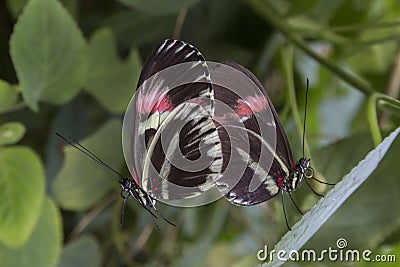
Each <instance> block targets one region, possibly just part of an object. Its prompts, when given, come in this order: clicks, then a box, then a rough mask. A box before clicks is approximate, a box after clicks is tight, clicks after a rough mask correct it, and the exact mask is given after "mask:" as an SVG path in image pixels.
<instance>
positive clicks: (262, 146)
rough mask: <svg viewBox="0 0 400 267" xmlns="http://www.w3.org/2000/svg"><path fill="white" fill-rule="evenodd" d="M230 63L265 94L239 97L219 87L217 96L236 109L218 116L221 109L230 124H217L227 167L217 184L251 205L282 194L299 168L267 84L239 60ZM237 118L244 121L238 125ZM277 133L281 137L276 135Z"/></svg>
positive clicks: (237, 201) (241, 202)
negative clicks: (287, 179) (295, 163)
mask: <svg viewBox="0 0 400 267" xmlns="http://www.w3.org/2000/svg"><path fill="white" fill-rule="evenodd" d="M225 64H227V65H229V66H231V67H233V68H235V69H236V70H238V71H239V72H241V73H242V74H244V75H245V76H246V77H248V78H249V79H250V80H251V81H252V82H253V83H254V85H255V86H256V87H257V88H258V89H259V90H255V91H257V92H260V93H261V95H260V94H252V93H250V94H246V91H245V90H244V92H245V94H244V95H243V94H241V96H240V97H239V96H238V95H237V94H235V93H234V92H232V91H231V90H227V89H226V88H224V87H221V86H215V85H214V86H213V88H214V95H215V99H216V100H220V101H222V102H223V103H225V104H226V105H228V106H229V107H230V108H231V110H232V113H235V114H232V113H231V114H229V113H228V115H227V114H226V113H222V114H218V107H216V111H215V112H216V115H215V117H216V118H217V119H218V118H221V117H223V119H224V121H223V122H224V124H223V125H219V126H218V127H217V129H218V134H219V137H220V139H221V144H222V154H223V166H222V170H221V174H220V176H219V178H218V180H217V182H216V185H217V187H218V189H219V190H220V192H221V193H222V194H223V195H224V196H225V197H226V198H227V199H228V200H229V201H230V202H231V203H233V204H236V205H241V206H250V205H255V204H258V203H261V202H264V201H267V200H268V199H270V198H272V197H274V196H276V195H277V194H278V193H279V191H280V189H281V187H282V185H283V180H284V179H285V178H286V177H289V176H290V175H293V173H294V170H295V166H294V161H293V156H292V152H291V150H290V147H289V143H288V141H287V137H286V134H285V132H284V130H283V127H282V124H281V122H280V120H279V118H278V115H277V113H276V111H275V109H274V106H273V105H272V103H271V101H270V98H269V97H268V95H267V93H266V91H265V89H264V88H263V86H262V85H261V83H260V82H259V81H258V79H257V78H256V77H255V76H254V74H252V73H251V72H250V71H249V70H247V69H245V68H244V67H242V66H240V65H239V64H236V63H225ZM233 115H234V116H233ZM227 118H228V120H227ZM229 118H231V119H230V120H229ZM266 118H267V119H266ZM263 119H266V120H265V121H263ZM237 121H240V122H242V125H241V126H235V124H236V123H237ZM261 124H262V125H261ZM261 126H263V127H264V129H261V128H260V127H261ZM273 135H274V136H275V138H276V141H274V140H273V139H270V137H271V136H273ZM246 145H247V147H246ZM239 168H243V170H242V171H241V170H240V169H239Z"/></svg>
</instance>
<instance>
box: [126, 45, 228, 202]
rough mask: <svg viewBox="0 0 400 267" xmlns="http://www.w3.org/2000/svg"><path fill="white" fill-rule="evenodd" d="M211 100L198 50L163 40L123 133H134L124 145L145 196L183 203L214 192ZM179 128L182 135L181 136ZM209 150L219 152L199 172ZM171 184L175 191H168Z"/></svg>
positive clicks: (140, 85) (148, 64) (148, 66)
mask: <svg viewBox="0 0 400 267" xmlns="http://www.w3.org/2000/svg"><path fill="white" fill-rule="evenodd" d="M212 99H213V91H212V86H211V79H210V74H209V71H208V68H207V65H206V62H205V59H204V57H203V56H202V55H201V53H200V52H199V51H198V50H197V49H196V48H195V47H193V46H192V45H190V44H188V43H186V42H183V41H177V40H165V41H164V42H163V43H161V44H160V45H159V46H158V47H156V48H155V49H154V50H153V52H152V53H151V54H150V56H149V57H148V59H147V60H146V62H145V64H144V67H143V70H142V72H141V75H140V78H139V82H138V87H137V91H136V94H135V97H134V100H133V102H131V103H130V105H129V107H128V109H127V112H126V114H125V118H124V128H126V129H124V132H125V133H127V134H129V133H130V134H131V136H130V138H128V139H127V141H125V142H126V143H127V144H124V146H127V147H128V149H127V152H126V153H125V151H124V154H125V158H126V160H127V163H128V165H129V166H131V168H132V169H131V171H132V172H133V174H134V176H135V178H136V181H137V182H138V183H139V184H141V185H142V186H143V187H144V189H145V190H146V191H148V192H149V193H151V194H153V195H155V196H157V197H159V198H163V199H181V198H188V197H192V196H196V195H198V194H199V193H200V192H199V190H200V191H201V190H207V189H208V188H210V187H212V184H213V181H214V180H215V179H216V177H217V174H218V173H219V169H220V166H221V164H222V161H221V148H220V147H221V145H220V143H219V142H218V140H216V139H218V134H217V130H216V127H215V125H214V124H213V123H212V120H211V116H212V113H213V111H212V110H213V102H212ZM189 104H191V105H189ZM189 106H190V107H189ZM193 106H198V108H197V109H194V108H193ZM125 124H126V125H130V126H127V127H125ZM172 125H174V127H176V128H173V127H171V126H172ZM179 127H180V128H179ZM177 129H181V130H182V132H181V133H178V135H176V133H177ZM185 131H186V133H187V134H184V133H185ZM171 136H174V138H175V139H174V138H171ZM124 139H125V138H124ZM165 140H167V141H165ZM204 140H208V141H209V142H208V143H207V142H204ZM205 148H207V149H211V150H213V151H215V153H214V155H213V157H214V158H213V160H210V159H208V158H207V160H206V161H207V162H209V164H208V165H207V166H203V169H201V170H198V168H196V166H195V165H196V164H197V162H196V159H197V158H198V157H200V155H203V154H204V153H201V152H203V151H204V150H205ZM178 152H179V153H178ZM178 157H181V160H188V161H189V162H187V164H188V165H190V167H191V168H194V170H195V171H193V172H192V171H191V170H190V168H189V170H188V171H184V170H181V169H179V168H176V167H175V166H174V162H179V160H178ZM190 161H191V162H190ZM171 183H172V184H173V186H172V187H174V189H173V190H172V188H171V186H168V184H171ZM175 187H176V188H175ZM191 187H193V189H192V188H191ZM177 188H178V189H177Z"/></svg>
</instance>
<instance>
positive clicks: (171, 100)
mask: <svg viewBox="0 0 400 267" xmlns="http://www.w3.org/2000/svg"><path fill="white" fill-rule="evenodd" d="M123 147H124V156H125V159H126V162H127V165H128V166H129V168H130V171H131V172H132V174H133V176H134V177H135V181H136V184H137V185H139V184H140V185H141V186H142V187H143V188H144V191H145V192H147V194H149V195H151V196H152V198H153V199H158V200H163V201H168V200H179V199H187V198H195V197H197V196H199V195H201V194H203V193H204V192H206V191H208V190H212V189H214V188H215V187H216V188H217V189H218V190H219V192H220V193H221V194H222V195H223V196H224V197H225V198H226V199H227V200H229V201H230V202H231V203H233V204H236V205H242V206H250V205H255V204H258V203H261V202H264V201H267V200H268V199H270V198H272V197H274V196H276V195H277V194H278V193H279V192H280V191H281V192H282V193H283V192H284V191H285V192H287V193H288V194H289V196H290V193H291V192H292V191H293V190H296V189H297V188H299V187H300V186H301V184H302V183H303V181H304V180H305V178H306V177H307V178H311V177H312V169H311V168H310V160H308V159H306V158H305V157H304V156H303V157H302V158H301V159H300V160H299V161H298V163H295V162H294V160H293V156H292V152H291V149H290V146H289V143H288V140H287V137H286V134H285V132H284V129H283V126H282V124H281V122H280V120H279V117H278V115H277V113H276V111H275V109H274V106H273V105H272V102H271V100H270V98H269V97H268V95H267V93H266V91H265V89H264V88H263V86H262V85H261V83H260V82H259V81H258V79H257V78H256V77H255V76H254V75H253V74H252V73H251V72H250V71H249V70H247V69H246V68H244V67H242V66H240V65H239V64H236V63H230V62H229V63H223V64H222V63H214V62H206V61H205V59H204V57H203V56H202V55H201V53H200V52H199V51H198V50H197V49H196V48H195V47H193V46H192V45H190V44H188V43H185V42H183V41H177V40H165V41H164V42H163V43H161V44H160V45H159V46H158V47H157V48H155V49H154V50H153V52H152V53H151V54H150V56H149V57H148V59H147V61H146V62H145V64H144V67H143V70H142V73H141V75H140V78H139V82H138V86H137V91H136V94H135V96H134V98H133V99H132V100H131V102H130V104H129V106H128V108H127V111H126V113H125V118H124V126H123ZM303 154H304V153H303ZM282 196H283V194H282ZM296 207H297V206H296ZM285 218H286V216H285Z"/></svg>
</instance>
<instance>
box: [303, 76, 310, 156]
mask: <svg viewBox="0 0 400 267" xmlns="http://www.w3.org/2000/svg"><path fill="white" fill-rule="evenodd" d="M308 86H309V81H308V78H307V86H306V105H305V107H304V122H303V158H304V141H305V135H306V118H307V105H308Z"/></svg>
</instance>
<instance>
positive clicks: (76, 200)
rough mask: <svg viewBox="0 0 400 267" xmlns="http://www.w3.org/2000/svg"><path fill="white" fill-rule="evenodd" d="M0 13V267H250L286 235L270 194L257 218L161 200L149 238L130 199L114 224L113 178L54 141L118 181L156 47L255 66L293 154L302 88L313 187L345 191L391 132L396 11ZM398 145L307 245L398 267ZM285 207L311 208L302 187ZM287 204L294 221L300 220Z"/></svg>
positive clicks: (320, 6)
mask: <svg viewBox="0 0 400 267" xmlns="http://www.w3.org/2000/svg"><path fill="white" fill-rule="evenodd" d="M0 18H1V23H0V26H1V27H0V260H1V265H2V266H41V267H43V266H44V267H45V266H188V265H190V266H251V265H254V264H260V263H262V262H261V261H259V260H257V256H256V253H257V251H259V250H260V249H262V248H264V245H268V247H269V248H270V249H271V248H273V247H274V245H275V244H276V243H277V242H278V241H279V240H280V238H281V237H282V235H283V234H284V233H285V232H287V228H286V225H285V221H284V217H283V213H282V205H281V202H280V199H279V198H278V197H277V198H276V199H274V200H271V201H268V203H263V204H260V205H257V206H254V207H236V206H233V205H231V204H229V203H228V202H227V201H225V200H224V199H221V200H219V201H217V202H215V203H212V204H209V205H207V206H202V207H197V208H177V207H171V206H166V205H163V204H160V205H159V206H158V209H159V210H160V212H161V213H162V214H163V215H164V216H166V217H167V218H169V219H171V220H172V221H174V222H176V223H177V225H178V226H177V227H172V226H169V225H167V224H165V223H163V222H161V221H159V224H160V226H161V231H160V232H158V231H157V230H156V228H155V227H154V225H153V222H152V220H151V218H150V217H149V215H148V214H147V213H146V211H145V210H143V209H142V208H141V207H140V206H139V205H137V203H135V202H134V201H129V202H128V208H127V214H126V218H125V224H124V227H123V228H120V227H119V212H120V205H121V200H120V199H119V198H118V196H119V195H118V194H119V189H118V183H117V177H114V176H113V175H112V173H109V172H107V170H104V169H102V168H101V167H100V166H98V165H96V163H94V162H92V161H91V160H90V159H88V158H86V157H85V156H84V155H82V154H80V152H79V151H76V150H74V149H72V148H70V147H66V146H65V144H63V143H62V141H60V140H59V139H58V138H57V137H56V136H55V135H54V132H55V131H58V132H61V133H63V134H64V135H66V136H72V137H73V138H75V139H77V140H80V141H82V144H84V145H85V146H87V147H88V148H89V149H90V150H92V151H94V153H95V154H96V155H98V156H99V157H100V158H102V159H104V161H106V162H107V163H108V164H110V165H111V166H112V167H113V168H116V169H118V170H119V171H121V172H122V173H124V174H128V170H127V168H126V166H125V163H124V160H123V156H122V148H121V121H122V116H123V113H124V111H125V108H126V106H127V104H128V102H129V100H130V98H131V97H132V96H133V94H134V92H135V84H136V82H137V79H138V76H139V74H140V70H141V64H142V63H141V62H143V61H144V60H145V59H146V57H147V55H148V54H149V53H150V51H151V50H152V49H153V48H154V47H155V46H156V45H157V44H158V43H160V42H161V41H163V40H164V39H165V38H176V39H182V40H185V41H187V42H189V43H191V44H193V45H195V46H196V47H197V48H198V49H199V50H200V51H202V53H203V55H204V56H205V58H206V59H207V60H212V61H235V62H238V63H240V64H242V65H244V66H246V67H247V68H249V69H251V70H252V71H253V72H254V73H255V74H256V76H257V77H258V78H259V79H260V81H262V82H263V84H264V85H265V87H266V89H267V91H268V93H269V95H270V96H271V98H272V101H273V103H274V104H275V107H276V108H277V110H278V112H279V115H280V118H281V119H282V122H283V123H284V125H285V128H286V130H287V134H288V137H289V139H290V141H291V146H292V150H293V152H294V154H295V156H296V157H298V156H300V155H301V144H302V143H301V134H302V120H303V118H302V115H301V114H302V113H303V110H304V102H305V80H306V78H308V79H309V80H310V95H309V105H308V114H309V115H308V120H307V149H306V152H307V155H310V156H311V158H312V165H313V167H314V168H315V170H316V174H317V178H319V179H322V180H326V181H329V182H333V183H334V182H338V181H340V180H341V178H342V177H343V176H344V175H345V174H346V173H348V172H349V171H350V170H351V169H352V168H353V167H354V166H356V165H357V163H358V162H359V161H360V160H361V159H363V158H364V156H365V155H366V154H367V153H368V151H370V150H372V149H373V148H374V147H375V146H376V145H378V144H379V143H380V142H381V141H382V139H383V137H382V136H386V135H387V134H388V133H389V132H391V131H392V130H394V129H395V128H397V127H398V126H399V125H400V111H399V110H400V102H399V88H400V86H399V84H400V79H399V77H400V51H399V44H398V41H399V37H400V27H399V26H400V3H399V2H398V1H396V0H386V1H373V0H370V1H360V0H338V1H329V0H320V1H315V0H314V1H312V0H292V1H290V0H282V1H274V0H242V1H239V0H233V1H232V0H229V1H228V0H219V1H212V0H119V1H105V0H103V1H95V0H85V1H78V0H64V1H59V0H29V1H26V0H6V1H3V2H1V3H0ZM64 148H65V149H64ZM399 150H400V140H399V138H397V139H396V140H395V141H394V143H393V144H392V147H391V148H390V149H389V151H388V152H387V154H386V156H385V157H384V158H383V160H382V162H380V164H379V166H378V167H377V169H376V170H375V171H374V172H373V173H372V175H371V176H370V177H369V178H368V180H367V181H366V182H365V183H364V184H363V185H361V187H360V188H359V189H358V190H357V191H356V192H355V193H354V194H352V196H351V197H350V198H349V199H348V200H347V201H346V202H345V203H344V204H343V205H341V206H340V208H339V209H338V211H337V212H336V213H335V214H334V215H333V216H332V217H330V218H329V220H328V221H327V223H326V224H325V225H324V226H323V227H322V228H321V229H320V230H319V231H317V233H315V234H313V235H312V237H311V239H310V240H309V242H308V243H307V244H306V245H305V247H306V248H313V249H316V250H323V249H327V248H328V247H329V246H331V247H334V248H335V246H336V240H337V239H338V238H346V239H347V242H348V246H349V247H350V248H358V249H367V248H368V249H371V250H372V251H373V252H374V254H378V253H382V254H393V255H396V256H397V261H399V260H400V228H399V226H400V213H399V210H400V207H399V206H400V194H399V192H400V179H399V175H400V170H399V165H397V164H398V163H399V158H398V151H399ZM64 152H65V153H64ZM358 171H360V170H358ZM313 186H314V187H315V188H316V189H317V191H319V192H324V191H326V190H328V188H327V187H326V186H323V185H320V184H314V183H313ZM294 197H295V200H296V202H297V203H298V204H299V205H300V207H301V208H302V209H303V210H308V209H309V208H311V207H312V206H314V204H315V203H316V201H317V200H318V197H317V196H315V195H314V194H312V192H311V191H310V190H309V188H307V187H306V186H303V187H302V188H301V189H299V190H298V191H296V192H295V194H294ZM286 207H287V210H288V214H289V221H290V222H291V224H294V223H295V222H296V221H298V220H299V219H300V217H301V215H300V214H298V213H297V211H296V210H295V208H294V207H293V206H292V205H291V203H289V201H287V203H286ZM293 242H295V240H293ZM343 264H344V263H343V262H329V261H324V262H322V263H321V262H319V263H318V266H321V265H326V266H331V265H333V266H341V265H343ZM365 264H366V263H365V262H359V263H355V265H359V266H364V265H365ZM288 265H295V266H297V265H304V266H310V265H312V263H310V262H298V263H288ZM315 265H317V264H315ZM385 266H396V265H395V263H391V264H389V263H388V264H387V265H385Z"/></svg>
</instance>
